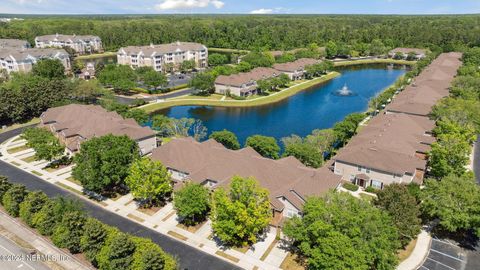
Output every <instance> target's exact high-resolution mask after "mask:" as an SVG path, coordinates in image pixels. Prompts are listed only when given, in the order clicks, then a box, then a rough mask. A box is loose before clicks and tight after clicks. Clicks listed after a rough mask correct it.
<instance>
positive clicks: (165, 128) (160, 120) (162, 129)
mask: <svg viewBox="0 0 480 270" xmlns="http://www.w3.org/2000/svg"><path fill="white" fill-rule="evenodd" d="M170 125H171V118H169V117H167V116H165V115H163V114H156V115H154V116H153V117H152V128H153V129H154V130H156V131H158V134H159V135H160V136H162V137H169V136H172V135H173V134H171V133H170V132H171V130H170V128H169V127H170Z"/></svg>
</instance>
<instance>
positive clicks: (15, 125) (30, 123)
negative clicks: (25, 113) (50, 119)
mask: <svg viewBox="0 0 480 270" xmlns="http://www.w3.org/2000/svg"><path fill="white" fill-rule="evenodd" d="M38 123H40V118H33V119H32V120H30V121H28V122H25V123H21V124H13V125H11V126H8V127H7V128H6V129H0V133H3V132H7V131H10V130H13V129H17V128H21V127H26V126H29V125H33V124H38Z"/></svg>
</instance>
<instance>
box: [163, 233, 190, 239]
mask: <svg viewBox="0 0 480 270" xmlns="http://www.w3.org/2000/svg"><path fill="white" fill-rule="evenodd" d="M167 233H168V234H169V235H171V236H173V237H175V238H177V239H180V240H182V241H187V239H188V237H186V236H183V235H181V234H179V233H177V232H174V231H168V232H167Z"/></svg>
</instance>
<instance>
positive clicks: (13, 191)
mask: <svg viewBox="0 0 480 270" xmlns="http://www.w3.org/2000/svg"><path fill="white" fill-rule="evenodd" d="M26 195H27V191H26V190H25V186H24V185H18V184H15V185H12V186H11V187H10V189H9V190H8V191H7V192H5V194H4V195H3V199H2V204H3V207H5V210H6V211H7V213H8V214H9V215H11V216H14V217H18V212H19V210H20V203H21V202H22V201H23V199H24V198H25V196H26Z"/></svg>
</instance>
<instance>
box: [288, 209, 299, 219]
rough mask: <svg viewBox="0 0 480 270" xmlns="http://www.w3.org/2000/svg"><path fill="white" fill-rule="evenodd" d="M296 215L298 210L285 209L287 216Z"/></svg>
mask: <svg viewBox="0 0 480 270" xmlns="http://www.w3.org/2000/svg"><path fill="white" fill-rule="evenodd" d="M296 216H298V212H297V211H295V210H293V209H288V210H287V217H289V218H292V217H296Z"/></svg>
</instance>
